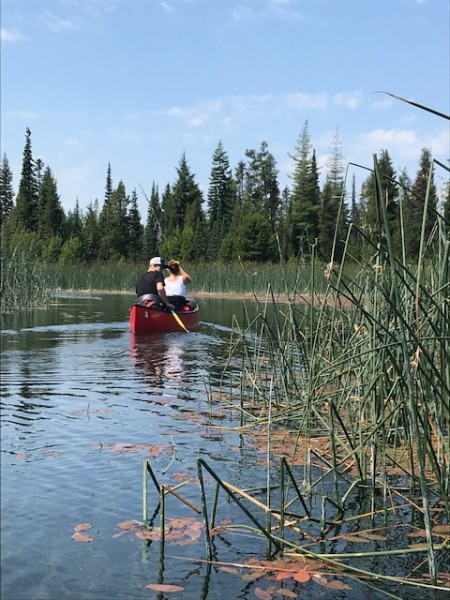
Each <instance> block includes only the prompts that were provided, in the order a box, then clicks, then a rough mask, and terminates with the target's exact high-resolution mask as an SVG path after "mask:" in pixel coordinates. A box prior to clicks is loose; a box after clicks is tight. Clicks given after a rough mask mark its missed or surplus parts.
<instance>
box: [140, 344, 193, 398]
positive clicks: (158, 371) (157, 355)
mask: <svg viewBox="0 0 450 600" xmlns="http://www.w3.org/2000/svg"><path fill="white" fill-rule="evenodd" d="M130 338H131V344H130V356H131V358H132V360H133V363H134V365H135V368H136V371H137V372H141V373H143V374H144V375H145V379H146V381H147V382H148V384H149V385H150V386H152V387H161V388H163V387H164V386H165V382H166V381H169V382H170V385H171V386H176V385H177V384H178V386H179V387H181V386H182V384H183V382H184V380H185V377H186V370H185V367H184V362H183V359H184V353H185V340H183V339H182V337H181V336H180V335H178V334H172V335H171V334H166V335H141V336H139V335H137V334H134V333H131V332H130Z"/></svg>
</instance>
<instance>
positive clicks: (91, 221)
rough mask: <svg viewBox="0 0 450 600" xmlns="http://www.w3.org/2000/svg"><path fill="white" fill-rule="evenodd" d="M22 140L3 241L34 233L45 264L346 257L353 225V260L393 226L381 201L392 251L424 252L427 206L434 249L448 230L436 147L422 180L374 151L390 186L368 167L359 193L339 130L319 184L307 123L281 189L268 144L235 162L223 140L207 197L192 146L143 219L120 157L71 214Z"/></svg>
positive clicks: (7, 180)
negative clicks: (100, 193) (100, 194)
mask: <svg viewBox="0 0 450 600" xmlns="http://www.w3.org/2000/svg"><path fill="white" fill-rule="evenodd" d="M25 137H26V139H25V146H24V151H23V162H22V172H21V178H20V182H19V186H18V192H17V195H16V197H15V198H14V191H13V185H12V182H13V175H12V172H11V169H10V165H9V161H8V158H7V156H6V154H4V155H3V159H2V162H1V170H0V219H1V221H0V224H1V231H2V243H4V244H10V243H11V242H12V240H13V239H14V236H16V235H18V234H20V235H30V236H33V238H34V239H35V240H36V241H37V242H38V243H37V247H38V248H39V253H40V258H41V259H42V260H44V261H48V262H59V263H82V262H95V261H102V262H114V261H119V260H123V261H133V262H137V261H144V260H147V259H148V258H149V257H150V256H152V255H159V254H162V255H164V256H174V257H178V258H180V259H182V260H184V261H186V260H188V261H202V260H208V261H216V260H219V261H233V260H236V259H237V258H238V257H239V258H240V259H241V260H243V261H278V260H279V259H280V258H281V257H282V258H283V259H290V258H295V259H299V260H307V259H308V258H309V257H310V255H311V252H312V251H314V252H315V253H316V254H317V255H318V256H320V257H322V258H323V259H324V260H325V261H327V262H328V261H329V260H330V259H332V260H334V261H337V262H338V261H339V260H340V258H341V256H342V252H343V249H344V245H345V244H346V240H347V238H348V233H349V230H350V228H357V229H358V230H359V231H360V232H361V234H362V235H361V236H359V237H358V239H359V240H360V241H359V242H356V241H350V245H351V248H350V249H351V252H352V253H353V254H354V255H355V257H357V256H359V255H360V254H361V253H362V252H363V251H364V248H363V243H362V242H361V240H364V239H366V240H368V241H369V242H374V243H377V242H378V241H379V240H380V239H382V237H383V229H384V228H385V227H386V222H385V221H384V222H383V223H382V222H381V217H380V202H383V203H384V205H385V207H386V213H387V215H388V225H387V226H388V227H389V230H390V231H389V233H390V236H391V239H392V244H393V247H394V249H395V251H396V252H399V253H400V252H401V253H402V254H403V256H404V258H406V259H407V260H412V261H413V260H414V259H415V258H416V257H417V255H418V251H419V244H420V239H421V232H422V224H423V213H424V209H425V207H426V218H425V221H424V222H425V228H426V231H425V235H426V239H427V240H428V242H429V243H428V247H429V249H433V244H434V242H433V231H434V230H435V229H436V224H437V221H438V216H439V217H442V220H441V222H442V223H444V226H445V227H446V229H447V235H448V232H449V229H450V186H449V183H448V181H447V183H446V185H445V186H444V188H445V189H444V190H443V191H442V195H441V201H439V198H438V191H437V189H436V185H435V181H434V177H435V175H434V169H435V163H434V161H433V159H432V156H431V152H430V150H429V149H427V148H423V149H422V152H421V156H420V161H419V167H418V171H417V174H416V176H415V178H414V180H411V179H410V178H409V176H408V173H407V172H406V170H402V171H401V172H400V173H399V174H398V175H397V173H396V172H395V170H394V167H393V165H392V161H391V158H390V156H389V153H388V151H387V150H382V151H381V152H380V153H379V155H378V156H376V155H374V163H376V164H377V167H378V173H380V174H381V177H380V179H381V185H380V181H379V180H378V179H377V178H376V177H375V174H374V171H373V170H372V169H368V176H367V179H366V180H365V181H364V182H363V184H362V186H361V189H360V191H359V194H357V192H356V189H355V188H356V186H355V177H354V176H353V180H352V182H351V189H350V190H347V189H346V187H345V186H346V181H345V176H344V171H345V169H344V161H343V157H342V151H341V142H340V139H339V135H338V132H336V135H335V138H334V140H333V143H332V147H331V151H330V156H329V159H328V161H327V164H326V170H327V172H326V175H325V178H324V183H323V185H322V186H321V185H320V183H319V168H318V165H317V158H316V153H315V150H314V148H313V147H312V144H311V137H310V132H309V124H308V121H305V123H304V126H303V129H302V131H301V133H300V135H299V137H298V140H297V144H296V146H295V150H294V152H293V154H292V155H291V159H292V161H293V164H294V169H293V172H292V176H291V177H292V185H291V187H290V188H289V187H285V188H284V189H280V185H279V182H278V171H277V168H276V161H275V159H274V157H273V155H272V154H271V152H270V151H269V148H268V145H267V143H266V142H262V143H261V146H260V148H259V149H258V150H253V149H249V150H247V151H246V152H245V158H244V159H243V160H241V161H240V162H239V163H238V164H237V166H236V167H235V168H234V169H232V167H231V166H230V162H229V158H228V155H227V152H226V151H225V149H224V146H223V144H222V142H221V141H219V143H218V145H217V148H216V150H215V151H214V154H213V156H212V165H211V172H210V178H209V188H208V192H207V197H206V198H205V197H204V194H203V192H202V191H201V190H200V188H199V186H198V184H197V183H196V181H195V176H194V174H193V173H192V172H191V169H190V167H189V164H188V161H187V159H186V156H185V154H184V153H183V155H182V157H181V159H180V162H179V165H178V167H177V169H176V173H177V176H176V179H175V181H174V183H172V184H169V183H167V184H166V186H165V188H164V189H162V190H160V188H159V187H158V185H157V184H156V183H155V182H153V184H152V187H151V190H150V194H149V196H147V195H146V194H145V192H144V191H143V190H142V192H143V193H144V195H145V197H146V200H147V214H146V215H144V218H145V221H144V222H143V217H142V215H141V214H140V211H139V208H138V193H137V191H136V189H134V190H132V191H131V192H130V193H128V192H127V190H126V189H125V185H124V184H123V182H122V181H121V180H120V181H119V183H118V184H117V185H114V182H113V176H112V170H111V165H108V167H107V173H106V183H105V195H104V198H103V202H102V203H100V202H99V200H98V199H96V200H95V201H94V202H92V201H91V202H90V204H89V205H88V206H87V208H86V209H85V210H81V209H80V207H79V202H78V199H77V201H76V204H75V208H74V210H73V211H69V212H68V213H67V214H66V213H65V211H64V209H63V207H62V204H61V200H60V196H59V194H58V188H57V181H56V179H55V176H54V174H53V172H52V170H51V168H50V166H49V165H45V164H44V163H43V162H42V160H40V159H35V158H34V157H33V154H32V147H31V132H30V130H29V129H26V136H25ZM425 198H427V200H428V201H427V202H425ZM349 239H351V238H349ZM355 239H356V238H355ZM369 247H370V244H369Z"/></svg>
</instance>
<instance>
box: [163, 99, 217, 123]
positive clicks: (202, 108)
mask: <svg viewBox="0 0 450 600" xmlns="http://www.w3.org/2000/svg"><path fill="white" fill-rule="evenodd" d="M222 106H223V103H222V101H221V100H219V99H215V100H206V101H204V102H200V103H199V104H198V106H194V107H191V108H186V107H184V108H182V107H180V106H173V107H172V108H169V109H168V110H167V111H166V112H167V115H168V116H169V117H175V118H178V119H184V120H185V121H186V125H187V126H188V127H199V126H200V125H203V124H204V123H206V122H207V121H208V120H209V119H210V117H211V115H212V114H213V113H217V112H219V111H220V110H221V109H222Z"/></svg>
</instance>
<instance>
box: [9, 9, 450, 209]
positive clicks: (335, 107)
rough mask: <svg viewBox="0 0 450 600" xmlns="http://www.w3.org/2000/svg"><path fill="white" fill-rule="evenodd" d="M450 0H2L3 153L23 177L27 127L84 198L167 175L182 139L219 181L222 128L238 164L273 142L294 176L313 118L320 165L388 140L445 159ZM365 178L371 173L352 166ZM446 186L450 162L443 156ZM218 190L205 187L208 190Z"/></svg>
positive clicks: (203, 176)
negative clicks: (335, 152) (214, 166)
mask: <svg viewBox="0 0 450 600" xmlns="http://www.w3.org/2000/svg"><path fill="white" fill-rule="evenodd" d="M449 10H450V9H449V1H448V0H2V1H1V51H2V57H1V84H2V85H1V154H2V155H3V154H4V153H6V155H7V157H8V160H9V163H10V166H11V169H12V171H13V176H14V181H13V183H14V186H15V188H17V185H18V182H19V179H20V171H21V163H22V152H23V147H24V144H25V130H26V128H27V127H29V128H30V130H31V134H32V135H31V140H32V150H33V156H34V157H35V158H41V159H42V160H43V161H44V163H45V164H46V165H48V166H50V168H51V169H52V171H53V174H54V176H55V178H56V180H57V182H58V191H59V194H60V197H61V202H62V204H63V206H64V208H65V209H66V210H73V208H74V206H75V202H76V199H77V198H78V200H79V203H80V206H81V208H85V207H86V206H87V205H88V204H89V202H90V201H92V200H94V199H95V198H98V199H99V200H100V203H102V202H103V198H104V189H105V182H106V171H107V167H108V163H110V164H111V169H112V177H113V183H114V185H117V183H118V182H119V181H120V180H122V181H123V182H124V184H125V186H126V189H127V192H128V193H131V191H132V190H133V189H136V191H137V193H138V196H139V198H140V207H141V212H142V215H143V218H144V215H145V211H146V201H145V199H144V196H143V193H142V191H141V186H142V187H143V188H144V190H145V191H146V193H147V195H149V194H150V189H151V186H152V184H153V182H155V183H156V184H157V185H158V186H159V189H160V192H162V191H163V190H164V187H165V186H166V184H167V183H173V182H174V181H175V179H176V167H177V166H178V164H179V161H180V159H181V156H182V154H183V153H185V154H186V158H187V161H188V164H189V166H190V168H191V171H192V173H194V174H195V179H196V181H197V183H198V184H199V185H200V187H201V189H202V190H203V191H204V192H206V190H207V187H208V182H209V176H210V170H211V160H212V155H213V153H214V150H215V149H216V147H217V144H218V142H219V140H222V143H223V145H224V148H225V150H226V152H227V153H228V156H229V159H230V164H231V166H232V167H233V168H234V167H235V166H236V165H237V163H238V162H239V161H240V160H242V159H244V158H245V151H246V149H248V148H250V149H255V150H258V149H259V148H260V145H261V142H263V141H265V142H267V143H268V148H269V151H270V152H271V153H272V154H273V155H274V157H275V160H276V163H277V169H278V171H279V182H280V186H281V187H284V186H285V185H290V183H291V179H290V178H289V173H290V172H291V171H292V160H291V159H290V155H292V154H293V153H294V151H295V146H296V144H297V142H298V138H299V135H300V133H301V130H302V128H303V125H304V123H305V121H306V120H308V123H309V130H310V134H311V141H312V145H313V147H314V148H315V150H316V154H317V157H318V160H319V165H322V169H321V172H322V173H325V167H324V166H323V165H325V163H326V159H327V156H329V153H330V148H331V146H332V143H333V138H334V137H335V135H336V132H338V135H339V138H340V140H341V142H342V154H343V158H344V164H345V165H347V164H348V163H349V162H355V163H358V164H361V165H364V166H367V167H371V166H372V164H373V161H372V155H373V154H374V153H376V154H378V153H379V152H380V150H382V149H388V151H389V153H390V155H391V158H392V161H393V164H394V167H395V168H396V169H397V172H398V171H399V170H400V169H402V168H403V167H406V168H407V170H408V172H409V174H410V176H411V177H412V178H414V176H415V174H416V171H417V168H418V163H419V157H420V151H421V149H422V148H423V147H427V148H430V149H431V151H432V154H433V156H434V157H435V158H437V159H438V160H440V161H441V162H444V163H446V164H447V161H448V158H449V156H450V142H449V121H447V120H445V119H442V118H439V117H437V116H434V115H432V114H430V113H427V112H424V111H421V110H419V109H417V108H414V107H412V106H409V105H407V104H405V103H403V102H400V101H398V100H395V99H393V98H391V97H389V96H387V95H384V94H379V93H376V92H377V91H378V90H382V91H387V92H391V93H393V94H396V95H398V96H402V97H404V98H408V99H410V100H413V101H415V102H418V103H420V104H424V105H426V106H429V107H432V108H434V109H436V110H438V111H441V112H444V113H446V114H448V113H449V112H450V107H449V105H450V100H449V73H450V64H449V56H450V42H449V22H450V21H449ZM353 173H355V175H356V178H357V184H358V186H359V183H360V182H361V181H362V180H363V179H364V178H365V177H366V176H367V172H365V171H364V170H362V169H357V168H354V167H349V177H350V178H351V177H352V175H353ZM436 179H437V183H438V186H440V187H442V186H443V185H444V183H445V179H446V176H445V172H444V171H443V170H441V169H439V170H437V172H436ZM349 186H350V183H349ZM205 197H206V194H205Z"/></svg>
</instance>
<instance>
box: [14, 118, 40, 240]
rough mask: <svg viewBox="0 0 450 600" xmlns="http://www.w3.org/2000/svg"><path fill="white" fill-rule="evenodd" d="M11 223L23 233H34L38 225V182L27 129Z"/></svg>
mask: <svg viewBox="0 0 450 600" xmlns="http://www.w3.org/2000/svg"><path fill="white" fill-rule="evenodd" d="M11 222H12V226H13V228H15V229H23V230H25V231H34V230H35V229H36V226H37V223H38V182H37V177H36V165H35V162H34V160H33V153H32V150H31V131H30V130H29V129H28V128H27V129H26V140H25V147H24V150H23V160H22V174H21V179H20V183H19V191H18V193H17V198H16V205H15V206H14V208H13V210H12V211H11Z"/></svg>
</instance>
